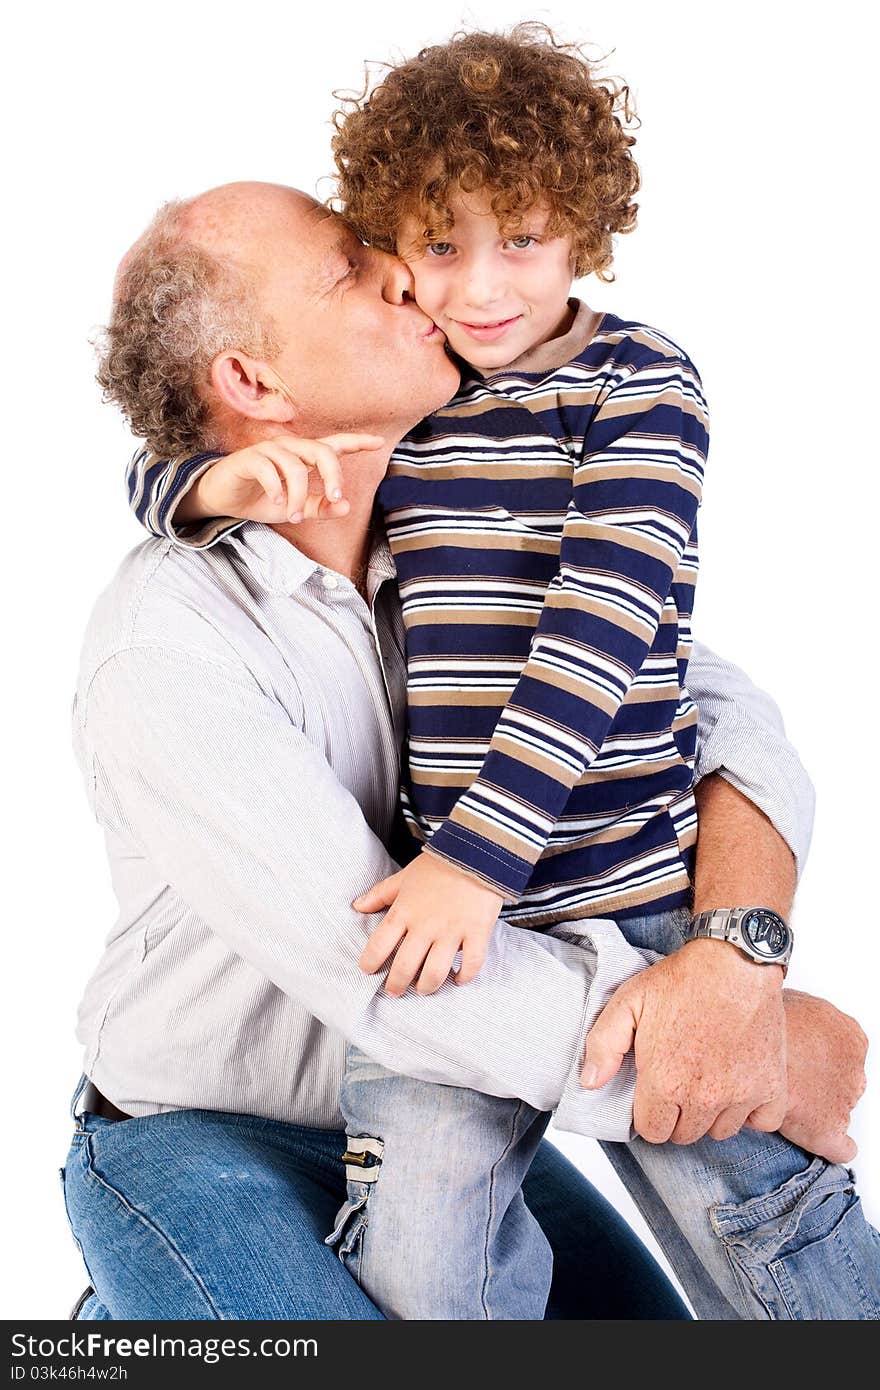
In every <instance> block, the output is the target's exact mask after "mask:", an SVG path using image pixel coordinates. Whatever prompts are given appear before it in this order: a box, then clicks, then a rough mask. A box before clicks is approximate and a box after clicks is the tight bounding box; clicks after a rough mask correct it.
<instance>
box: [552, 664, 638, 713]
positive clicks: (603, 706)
mask: <svg viewBox="0 0 880 1390" xmlns="http://www.w3.org/2000/svg"><path fill="white" fill-rule="evenodd" d="M529 675H530V676H532V677H533V678H534V679H535V680H538V681H541V682H542V683H543V684H544V685H552V686H553V687H554V688H555V689H556V690H565V691H567V692H568V694H569V695H577V696H579V697H580V699H582V700H584V701H585V702H586V703H587V704H590V705H595V707H596V709H600V710H602V712H603V713H604V714H610V715H614V714H616V713H617V710H618V706H619V704H620V701H619V700H615V698H614V696H613V695H609V694H608V692H607V691H605V690H597V689H596V687H595V686H594V685H591V684H590V682H589V681H588V680H587V678H586V677H582V678H578V677H577V676H571V675H569V674H568V672H567V671H557V670H555V669H554V668H551V667H548V666H542V665H536V666H534V667H533V669H531V670H530V671H529Z"/></svg>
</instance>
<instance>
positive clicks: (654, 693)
mask: <svg viewBox="0 0 880 1390" xmlns="http://www.w3.org/2000/svg"><path fill="white" fill-rule="evenodd" d="M677 696H678V681H670V682H669V684H668V685H656V686H653V687H651V688H650V689H649V688H647V687H643V686H640V685H631V686H630V688H629V690H628V692H627V696H626V699H625V700H624V702H623V703H624V704H625V705H649V704H653V703H654V702H655V701H657V700H671V699H672V698H673V697H677Z"/></svg>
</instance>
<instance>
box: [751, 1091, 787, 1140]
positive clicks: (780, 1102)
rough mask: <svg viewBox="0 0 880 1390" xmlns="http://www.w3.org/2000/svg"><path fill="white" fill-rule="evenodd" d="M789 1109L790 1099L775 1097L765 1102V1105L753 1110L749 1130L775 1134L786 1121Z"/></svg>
mask: <svg viewBox="0 0 880 1390" xmlns="http://www.w3.org/2000/svg"><path fill="white" fill-rule="evenodd" d="M787 1109H788V1097H787V1096H775V1097H774V1098H773V1099H772V1100H768V1101H765V1102H764V1104H763V1105H759V1106H757V1107H756V1108H755V1109H754V1110H752V1111H751V1113H750V1114H749V1115H748V1117H747V1119H746V1123H747V1124H748V1127H749V1129H760V1130H763V1132H764V1133H765V1134H775V1132H776V1130H777V1129H779V1127H780V1125H781V1124H782V1121H783V1120H784V1119H785V1112H786V1110H787Z"/></svg>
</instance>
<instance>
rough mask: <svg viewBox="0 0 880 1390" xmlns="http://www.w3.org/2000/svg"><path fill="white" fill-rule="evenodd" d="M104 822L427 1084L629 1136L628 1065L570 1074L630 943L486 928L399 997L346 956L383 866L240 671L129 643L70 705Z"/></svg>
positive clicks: (345, 1028)
mask: <svg viewBox="0 0 880 1390" xmlns="http://www.w3.org/2000/svg"><path fill="white" fill-rule="evenodd" d="M77 717H78V719H79V721H80V723H81V726H82V735H83V736H82V737H81V749H82V750H83V752H82V755H81V756H82V761H83V763H84V772H85V775H86V778H87V780H88V781H89V782H90V783H91V785H92V786H93V787H94V797H95V804H96V808H97V810H98V812H99V816H100V819H101V820H102V821H103V822H104V823H105V824H106V825H107V826H108V827H110V828H111V829H115V830H117V831H119V832H120V833H123V834H125V835H126V837H128V838H131V839H133V840H134V841H135V842H136V843H137V844H138V845H139V846H140V847H141V850H142V852H143V853H144V855H145V856H147V857H148V859H149V860H150V861H151V863H152V864H153V865H154V866H155V868H156V870H157V872H158V873H159V874H161V875H162V876H163V878H164V879H165V880H166V881H167V883H168V884H169V885H170V886H171V887H172V889H173V890H174V891H175V892H176V893H177V894H178V895H179V897H180V898H181V899H182V900H183V901H184V902H186V903H187V904H188V905H189V906H190V907H191V908H193V909H194V910H195V911H196V912H197V913H198V914H199V916H200V917H201V918H202V920H203V921H205V922H206V923H208V924H209V925H210V927H211V929H212V930H213V931H214V932H215V933H216V935H217V936H218V937H219V938H221V939H222V940H223V941H224V943H225V944H226V945H227V946H228V947H229V949H231V950H233V951H235V952H236V953H237V954H238V955H240V956H242V957H243V958H244V959H246V960H248V961H249V962H250V963H251V964H252V965H253V966H255V968H256V969H258V970H259V971H260V972H261V973H262V974H263V975H265V976H267V977H268V978H269V979H271V980H272V981H273V982H274V983H275V984H276V985H277V986H278V988H280V989H282V990H284V991H285V992H286V993H287V994H289V995H291V996H293V997H295V998H296V999H297V1000H298V1001H299V1002H300V1003H301V1004H302V1005H303V1006H304V1007H305V1008H307V1009H308V1010H309V1011H310V1012H311V1013H313V1014H314V1015H315V1016H316V1017H317V1018H319V1019H320V1020H321V1021H322V1022H324V1023H325V1024H326V1025H328V1026H329V1027H331V1028H334V1029H336V1030H338V1031H339V1032H340V1033H341V1034H342V1035H343V1036H345V1037H347V1038H349V1039H351V1040H352V1041H353V1042H355V1043H357V1044H358V1046H360V1047H361V1048H362V1049H363V1050H364V1051H365V1052H367V1054H368V1055H370V1056H373V1057H375V1058H376V1059H377V1060H378V1061H380V1062H382V1063H384V1064H385V1065H386V1066H388V1067H391V1068H393V1069H394V1070H397V1071H403V1072H406V1073H409V1074H410V1075H413V1076H417V1077H420V1078H422V1079H424V1080H429V1081H439V1082H445V1083H446V1084H455V1085H463V1086H469V1087H472V1088H474V1089H477V1090H481V1091H485V1092H487V1093H489V1094H495V1095H505V1096H517V1097H522V1098H523V1099H524V1100H526V1101H528V1102H529V1103H530V1104H531V1105H534V1106H535V1107H536V1108H538V1109H543V1110H550V1109H553V1108H554V1107H556V1106H557V1104H558V1103H559V1101H560V1099H561V1098H563V1097H565V1099H566V1101H567V1113H568V1126H569V1127H570V1128H573V1129H576V1130H578V1131H579V1132H581V1133H584V1134H592V1135H595V1136H597V1137H602V1138H608V1139H627V1138H629V1136H630V1133H631V1114H632V1087H633V1073H632V1066H631V1061H630V1062H628V1063H627V1064H626V1066H625V1067H624V1068H623V1069H622V1071H621V1074H620V1075H619V1076H618V1077H617V1078H616V1079H615V1081H614V1083H613V1084H612V1085H611V1086H610V1087H609V1088H607V1089H606V1090H605V1091H603V1093H602V1094H601V1095H599V1094H590V1093H588V1092H585V1091H584V1090H583V1089H582V1088H581V1087H580V1086H579V1084H578V1082H579V1069H580V1053H581V1045H582V1039H583V1034H584V1031H585V1028H586V1027H587V1026H589V1024H590V1023H591V1022H592V1021H593V1019H594V1017H595V1016H596V1014H597V1013H598V1012H599V1010H600V1008H601V1007H602V1005H603V1004H604V1003H605V1001H606V1000H607V999H608V998H610V996H611V994H612V993H613V992H614V990H615V988H616V987H617V986H618V985H619V984H620V982H621V981H622V980H623V979H626V978H627V977H628V976H629V975H630V974H632V972H633V971H635V970H638V969H640V968H642V967H643V966H644V964H645V960H646V957H645V956H644V955H643V954H642V953H640V952H638V951H635V950H634V949H633V948H631V947H630V946H628V945H627V943H626V942H625V941H624V939H623V937H622V936H621V935H620V933H619V931H618V930H617V928H616V927H615V926H614V925H613V924H611V923H608V922H597V923H596V924H595V927H594V930H593V932H592V947H593V949H592V950H591V949H589V948H586V949H585V948H584V947H581V946H574V945H571V944H569V943H567V942H565V941H562V940H556V939H553V938H552V937H549V936H541V935H538V934H536V933H532V932H527V931H522V930H520V929H518V928H513V927H509V926H507V925H506V924H504V923H501V924H500V925H499V930H498V932H497V933H496V934H495V939H494V940H493V943H492V947H491V950H490V953H489V957H488V959H487V962H486V966H485V969H484V972H483V974H482V975H481V976H480V978H479V979H478V980H476V981H474V982H473V983H472V984H470V985H468V986H466V987H465V988H456V987H455V986H454V985H453V984H451V983H449V984H447V985H445V986H444V987H443V988H442V989H441V990H440V991H439V992H438V993H437V994H436V995H432V996H429V997H421V996H418V995H417V994H415V993H414V992H413V991H412V990H411V991H409V992H408V994H407V995H406V996H404V997H403V998H401V999H395V998H391V997H390V996H388V995H386V994H385V993H384V992H383V990H382V987H381V986H382V979H381V977H378V976H376V977H370V976H367V975H365V974H364V973H363V972H362V971H361V970H360V969H359V968H358V960H359V957H360V954H361V952H362V950H363V947H364V944H365V941H366V939H367V936H368V933H369V930H370V928H371V927H372V926H374V925H375V919H374V918H369V917H364V916H363V915H361V914H359V913H356V912H354V911H353V909H352V908H351V901H352V899H353V898H354V897H356V896H357V894H358V893H360V892H363V891H364V890H365V889H366V888H367V887H368V886H369V885H371V884H372V883H374V882H376V880H377V879H378V878H381V877H384V876H386V875H387V874H389V873H391V872H393V871H394V869H395V868H396V865H395V864H394V863H393V861H392V860H391V859H390V858H389V856H388V854H387V852H386V850H385V848H384V847H383V845H382V844H381V842H380V841H379V839H378V838H377V837H376V836H375V835H374V834H373V832H372V831H371V829H370V827H369V826H368V825H367V823H366V822H365V820H364V817H363V815H362V813H361V810H360V807H359V806H358V804H357V802H356V801H355V799H354V797H353V796H352V795H351V794H350V792H349V791H348V790H347V789H346V788H345V787H343V786H342V785H341V783H340V782H339V781H338V780H337V778H336V777H335V775H334V773H333V770H332V768H331V767H330V766H329V765H328V763H327V760H326V758H325V756H324V755H323V752H322V751H320V750H319V749H318V748H316V747H315V746H314V745H313V744H312V743H310V742H309V740H308V739H307V738H306V737H305V735H304V734H303V731H302V729H300V728H298V727H296V726H295V725H294V724H293V723H292V722H291V719H290V717H289V715H288V713H287V711H286V710H285V709H284V708H282V707H281V706H280V705H279V704H278V702H277V701H276V700H274V699H273V698H272V697H271V696H270V695H267V694H265V693H264V692H263V691H262V690H261V689H260V688H259V687H258V686H257V684H256V682H255V681H254V680H253V679H252V678H251V677H250V674H249V673H248V672H247V670H246V669H245V668H244V667H243V666H242V667H238V666H237V665H234V664H233V663H231V662H230V663H225V662H223V661H222V660H219V659H218V660H216V661H212V660H206V659H198V658H196V657H194V656H192V655H191V654H190V653H188V652H183V651H177V650H173V649H169V648H166V647H159V646H141V647H137V648H131V649H129V650H127V651H124V652H121V653H119V654H118V655H116V656H115V657H113V658H112V659H111V660H110V661H108V662H106V663H105V664H104V665H103V666H102V667H101V669H100V671H99V672H98V674H97V676H96V677H95V679H94V681H93V683H92V685H91V688H90V690H89V692H88V695H87V697H86V699H85V700H84V702H81V703H80V705H79V708H78V711H77Z"/></svg>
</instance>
